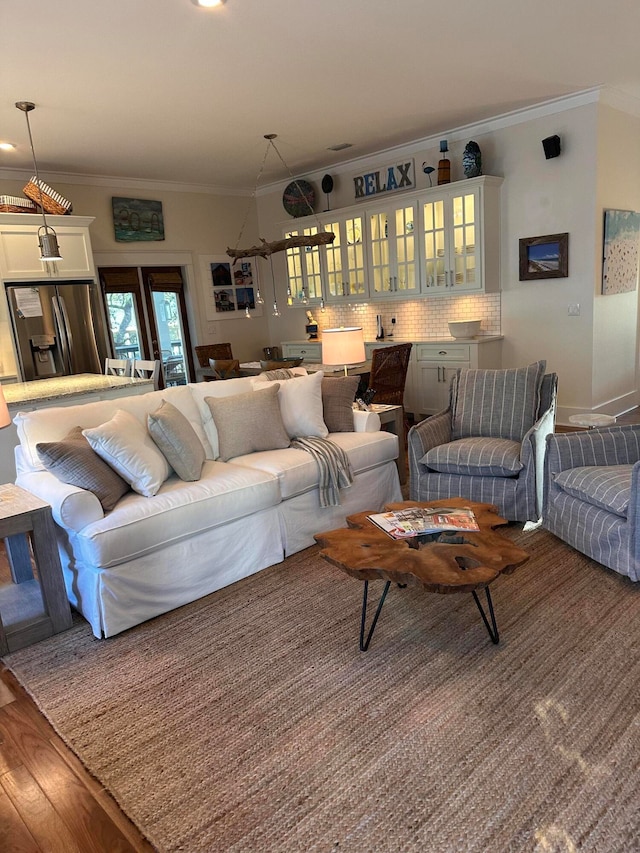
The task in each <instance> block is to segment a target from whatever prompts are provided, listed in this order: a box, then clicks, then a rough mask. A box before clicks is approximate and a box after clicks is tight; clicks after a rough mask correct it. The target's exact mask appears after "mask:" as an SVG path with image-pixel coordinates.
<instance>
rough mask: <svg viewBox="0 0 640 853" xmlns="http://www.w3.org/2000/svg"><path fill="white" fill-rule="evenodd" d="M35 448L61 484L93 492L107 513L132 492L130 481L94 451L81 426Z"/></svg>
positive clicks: (46, 466) (40, 443) (48, 469)
mask: <svg viewBox="0 0 640 853" xmlns="http://www.w3.org/2000/svg"><path fill="white" fill-rule="evenodd" d="M36 451H37V453H38V456H39V457H40V460H41V461H42V464H43V465H44V467H45V468H46V469H47V471H51V473H52V474H54V475H55V476H56V477H57V478H58V480H60V481H61V482H62V483H68V484H69V485H70V486H77V487H78V488H79V489H86V490H87V491H88V492H93V494H94V495H95V496H96V497H97V498H98V500H99V501H100V503H101V505H102V509H103V510H104V511H105V512H110V511H111V510H112V509H113V508H114V506H115V505H116V504H117V503H118V501H119V500H120V498H121V497H122V496H123V495H124V494H126V493H127V492H128V491H129V484H128V483H126V482H125V481H124V480H123V479H122V477H121V476H120V475H119V474H118V473H117V471H114V470H113V468H112V467H111V466H110V465H108V464H107V463H106V462H105V461H104V460H102V459H101V458H100V457H99V456H98V454H97V453H96V452H95V451H94V450H93V448H92V447H91V445H90V444H89V442H88V441H87V439H86V438H85V437H84V436H83V434H82V427H79V426H77V427H74V428H73V429H72V430H71V432H69V433H68V434H67V435H65V437H64V438H63V439H62V440H61V441H46V442H39V443H38V444H36Z"/></svg>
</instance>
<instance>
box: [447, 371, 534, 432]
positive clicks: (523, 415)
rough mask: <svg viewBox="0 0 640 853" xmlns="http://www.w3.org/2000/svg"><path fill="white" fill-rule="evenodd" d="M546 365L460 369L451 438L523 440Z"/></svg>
mask: <svg viewBox="0 0 640 853" xmlns="http://www.w3.org/2000/svg"><path fill="white" fill-rule="evenodd" d="M546 366H547V363H546V362H545V361H536V362H534V363H533V364H529V365H528V366H527V367H518V368H510V369H507V370H461V371H460V373H459V374H458V376H457V377H456V378H457V387H455V390H454V394H455V399H454V400H453V418H452V438H453V439H454V440H455V439H458V438H473V437H475V436H478V437H485V438H508V439H511V440H512V441H522V439H523V438H524V436H525V434H526V432H527V431H528V430H529V429H531V427H532V426H533V425H534V423H535V422H536V417H537V415H538V408H539V406H540V386H541V385H542V379H543V377H544V371H545V368H546ZM452 387H454V386H452Z"/></svg>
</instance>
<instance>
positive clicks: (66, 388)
mask: <svg viewBox="0 0 640 853" xmlns="http://www.w3.org/2000/svg"><path fill="white" fill-rule="evenodd" d="M123 385H149V386H151V387H150V389H149V390H150V391H152V390H153V380H152V379H131V378H130V377H128V376H103V375H102V374H99V373H80V374H78V375H76V376H57V377H55V378H53V379H36V380H34V381H33V382H15V383H14V384H12V385H3V386H2V390H3V392H4V398H5V400H6V401H7V405H8V406H9V407H11V406H15V405H18V404H20V403H28V402H35V401H38V402H40V401H43V400H57V399H59V398H60V397H75V396H79V395H80V394H90V393H91V392H92V391H106V390H108V389H109V388H121V387H122V386H123Z"/></svg>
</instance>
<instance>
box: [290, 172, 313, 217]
mask: <svg viewBox="0 0 640 853" xmlns="http://www.w3.org/2000/svg"><path fill="white" fill-rule="evenodd" d="M315 200H316V191H315V190H314V188H313V187H312V186H311V184H310V183H309V181H303V180H298V181H291V183H290V184H289V185H288V186H287V187H286V188H285V191H284V193H283V194H282V206H283V207H284V209H285V210H286V211H287V213H288V214H290V215H291V216H295V217H298V216H308V215H309V214H310V213H313V205H314V203H315Z"/></svg>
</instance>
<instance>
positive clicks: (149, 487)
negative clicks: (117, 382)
mask: <svg viewBox="0 0 640 853" xmlns="http://www.w3.org/2000/svg"><path fill="white" fill-rule="evenodd" d="M82 434H83V435H84V436H85V438H86V439H87V441H88V442H89V444H90V445H91V447H93V449H94V450H95V452H96V453H97V454H98V455H99V456H101V457H102V458H103V459H104V461H105V462H107V463H108V464H109V465H111V467H112V468H114V469H115V470H116V471H117V472H118V474H120V476H121V477H122V478H123V479H124V480H126V481H127V483H129V485H130V486H131V488H132V489H133V490H134V491H136V492H138V493H139V494H141V495H144V496H145V497H151V496H152V495H155V494H156V492H157V491H158V489H159V488H160V486H161V485H162V484H163V483H164V481H165V480H166V479H167V477H168V476H169V474H170V473H171V469H170V467H169V463H168V462H167V460H166V459H165V457H164V456H163V454H162V453H161V452H160V451H159V450H158V448H157V447H156V445H155V444H154V442H153V439H152V438H151V436H150V435H149V432H148V430H147V429H146V427H145V426H143V425H142V424H141V423H140V421H139V420H138V419H137V418H136V417H134V416H133V415H132V414H130V413H129V412H125V411H124V410H123V409H118V410H117V411H116V413H115V414H114V416H113V417H112V418H111V420H110V421H107V422H106V423H104V424H101V425H100V426H97V427H93V428H92V429H85V430H83V431H82Z"/></svg>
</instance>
